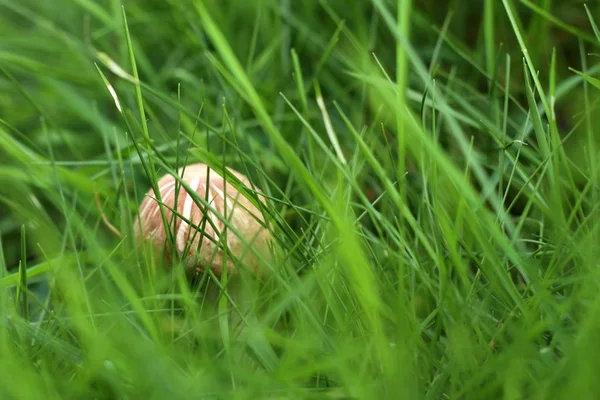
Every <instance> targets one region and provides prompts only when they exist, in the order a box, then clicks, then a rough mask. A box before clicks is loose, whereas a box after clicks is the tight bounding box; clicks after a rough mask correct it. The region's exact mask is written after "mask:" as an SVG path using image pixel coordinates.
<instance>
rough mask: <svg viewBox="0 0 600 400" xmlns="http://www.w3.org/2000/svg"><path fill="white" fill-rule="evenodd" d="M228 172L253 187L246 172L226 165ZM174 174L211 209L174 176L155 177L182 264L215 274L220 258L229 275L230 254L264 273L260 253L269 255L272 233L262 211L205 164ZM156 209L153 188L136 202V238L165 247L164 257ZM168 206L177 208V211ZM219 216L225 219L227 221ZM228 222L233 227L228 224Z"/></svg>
mask: <svg viewBox="0 0 600 400" xmlns="http://www.w3.org/2000/svg"><path fill="white" fill-rule="evenodd" d="M228 171H229V173H231V174H233V175H234V176H236V177H237V178H238V179H239V180H240V182H241V183H242V184H244V185H245V186H247V187H248V188H249V189H250V190H252V185H251V184H250V181H249V180H248V179H247V178H246V177H245V176H244V175H242V174H241V173H239V172H237V171H234V170H232V169H230V168H228ZM178 175H179V176H180V177H181V180H182V181H184V182H185V183H186V184H187V185H189V187H190V188H191V189H192V190H194V191H195V192H196V193H197V194H198V196H199V197H200V198H202V199H204V200H206V202H207V203H208V204H209V205H210V206H211V207H212V209H213V210H214V211H213V210H210V209H208V208H206V207H205V206H204V204H203V202H201V201H196V200H194V198H193V197H192V196H191V195H190V194H189V193H188V192H187V190H186V188H185V187H183V186H182V185H181V184H180V183H177V179H176V178H175V177H174V176H172V175H170V174H169V175H165V176H163V177H162V178H161V179H160V180H159V181H158V189H159V191H160V196H161V200H162V203H163V204H164V206H163V207H162V208H163V212H164V214H165V216H166V219H167V221H168V223H169V231H170V232H171V233H172V237H173V239H174V240H173V241H174V243H175V247H176V250H177V252H178V253H179V254H180V255H181V256H182V259H183V260H184V262H185V264H186V266H187V267H188V268H189V269H192V270H195V271H197V272H201V271H203V270H204V269H205V268H206V267H210V268H211V270H212V271H213V272H214V273H215V274H216V275H217V276H218V275H220V274H221V272H222V268H223V265H224V264H223V261H224V258H226V261H225V265H226V266H227V271H228V273H233V272H235V263H234V261H233V260H232V257H233V258H234V259H236V260H239V261H240V262H241V263H242V264H243V265H245V266H246V267H247V268H249V269H250V270H251V271H253V272H262V268H260V267H261V256H262V257H263V259H267V260H268V259H269V258H268V256H269V247H270V245H271V244H270V242H271V235H270V232H269V230H268V229H267V228H266V226H267V224H266V222H265V218H264V215H263V214H262V213H261V211H260V210H259V209H258V208H257V207H256V206H255V205H254V204H253V203H252V202H251V201H250V200H249V199H248V198H246V197H245V196H244V195H243V194H242V193H240V192H239V191H238V190H237V189H236V188H235V187H234V186H233V185H232V183H231V182H229V181H227V182H226V181H225V180H224V179H223V177H222V176H221V175H219V174H218V173H217V172H216V171H215V170H213V169H210V168H209V167H208V166H207V165H206V164H201V163H200V164H192V165H188V166H186V167H185V168H181V169H180V170H179V171H178ZM176 195H177V201H176V200H175V197H176ZM225 197H226V198H227V199H226V201H225ZM258 197H259V199H260V200H261V201H262V202H263V203H264V198H263V197H262V196H260V195H259V196H258ZM196 203H198V204H196ZM160 208H161V207H160V203H159V202H158V201H157V197H156V196H155V193H154V190H153V189H150V190H149V191H148V192H147V194H146V197H145V198H144V200H143V201H142V203H141V205H140V210H139V216H138V218H136V220H135V223H134V232H135V236H136V238H137V239H138V240H148V241H150V242H151V243H152V245H153V247H154V248H155V249H156V250H157V251H162V250H165V249H166V250H167V251H166V252H165V255H166V257H167V258H168V257H169V255H170V254H169V252H170V250H171V249H170V248H169V240H168V236H167V233H166V231H165V226H164V223H163V219H162V216H161V211H160ZM171 209H175V210H177V214H174V213H173V212H172V211H171ZM205 211H206V213H205ZM205 219H206V220H205ZM222 219H225V220H226V221H228V224H225V223H224V222H223V220H222ZM186 220H187V221H189V222H190V223H188V222H186ZM227 225H229V226H230V227H232V228H233V229H234V230H232V229H230V228H227ZM236 231H237V232H236ZM238 234H239V236H238ZM225 242H226V243H225ZM224 244H226V247H227V249H228V254H227V255H225V254H224V250H223V247H224ZM249 246H251V247H252V248H254V249H255V250H256V251H257V253H258V254H259V255H260V256H259V255H257V254H255V252H254V251H253V250H252V249H251V248H249ZM259 270H260V271H259Z"/></svg>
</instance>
